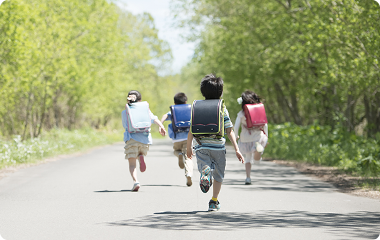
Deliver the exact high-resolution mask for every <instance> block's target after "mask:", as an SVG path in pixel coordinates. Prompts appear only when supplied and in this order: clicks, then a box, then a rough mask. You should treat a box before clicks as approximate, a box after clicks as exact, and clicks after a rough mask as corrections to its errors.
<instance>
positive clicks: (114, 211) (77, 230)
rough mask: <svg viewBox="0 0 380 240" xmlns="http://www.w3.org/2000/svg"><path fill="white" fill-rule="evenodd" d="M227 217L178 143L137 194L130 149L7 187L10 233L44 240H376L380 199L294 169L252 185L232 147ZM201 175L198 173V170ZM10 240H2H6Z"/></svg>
mask: <svg viewBox="0 0 380 240" xmlns="http://www.w3.org/2000/svg"><path fill="white" fill-rule="evenodd" d="M227 154H228V159H227V162H228V163H227V171H226V179H225V182H224V184H223V187H222V191H221V194H220V196H219V199H220V202H221V210H220V211H219V212H213V213H208V212H207V211H206V210H207V208H208V201H209V199H210V198H211V193H207V194H204V193H202V192H201V191H200V189H199V186H198V184H199V180H198V178H199V173H198V172H197V171H196V170H195V176H194V181H193V182H194V184H193V186H192V187H186V185H185V182H186V179H185V177H184V175H183V174H184V173H183V170H181V169H179V167H178V164H177V159H176V158H175V157H174V155H172V150H171V142H170V141H169V140H155V141H154V145H152V146H151V150H150V151H149V153H148V157H147V159H146V162H147V171H146V172H145V173H139V174H138V176H139V179H140V182H141V183H142V187H141V189H140V191H139V192H137V193H134V192H131V191H130V189H131V187H132V180H131V177H130V175H129V173H128V163H127V161H126V160H124V159H123V144H114V145H111V146H107V147H103V148H100V149H96V150H93V151H91V152H89V153H87V154H84V155H81V156H75V157H70V158H66V159H60V160H57V161H55V162H49V163H46V164H41V165H38V166H35V167H30V168H27V169H23V170H19V171H17V172H16V173H13V174H11V175H10V176H8V177H5V178H3V179H1V180H0V235H1V236H2V237H3V238H4V239H6V240H23V239H27V240H33V239H36V240H44V239H49V240H52V239H54V240H55V239H57V240H60V239H65V240H71V239H75V240H76V239H91V240H96V239H214V240H217V239H265V240H267V239H291V240H295V239H302V240H305V239H307V240H312V239H323V240H326V239H376V238H377V237H378V236H379V234H380V201H379V200H373V199H369V198H363V197H357V196H351V195H348V194H343V193H339V192H337V191H336V189H335V188H334V187H332V186H331V185H330V184H327V183H324V182H321V181H318V180H316V179H314V178H310V177H309V176H305V175H302V174H300V173H298V172H297V171H296V170H294V169H293V168H291V167H286V166H280V165H276V164H274V163H272V162H263V163H262V164H261V165H259V166H256V165H254V168H253V173H252V185H250V186H246V185H244V179H245V173H244V166H243V165H242V164H240V163H239V162H238V160H237V159H236V158H235V157H234V153H233V151H232V149H228V153H227ZM195 169H196V166H195ZM0 239H1V237H0Z"/></svg>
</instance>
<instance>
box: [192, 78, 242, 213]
mask: <svg viewBox="0 0 380 240" xmlns="http://www.w3.org/2000/svg"><path fill="white" fill-rule="evenodd" d="M200 90H201V93H202V95H203V96H204V97H205V100H195V101H194V102H193V105H192V109H191V127H190V130H191V131H190V132H189V134H188V137H187V157H188V158H190V159H191V158H192V154H193V152H192V149H191V144H192V141H193V139H195V140H196V143H195V144H194V150H195V154H196V157H197V164H198V170H199V172H200V174H201V177H200V187H201V190H202V192H204V193H207V192H208V190H209V188H210V186H211V185H213V186H214V187H213V193H212V198H211V200H210V202H209V208H208V210H209V211H218V210H219V209H220V203H219V201H218V195H219V192H220V190H221V188H222V182H223V178H224V171H225V167H226V148H225V142H226V140H225V139H224V131H226V133H227V136H228V138H229V139H230V141H231V143H232V145H233V147H234V148H235V153H236V157H237V158H238V160H239V161H241V162H242V163H244V157H243V155H242V154H241V153H240V151H239V147H238V144H237V143H236V138H235V134H234V131H233V130H232V122H231V120H230V117H229V115H228V110H227V108H226V107H225V105H224V101H223V99H220V98H221V96H222V94H223V79H222V78H220V77H215V76H214V75H213V74H209V75H206V76H205V77H204V78H203V79H202V81H201V89H200ZM212 178H214V181H212Z"/></svg>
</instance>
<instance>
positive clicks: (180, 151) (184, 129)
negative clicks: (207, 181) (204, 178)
mask: <svg viewBox="0 0 380 240" xmlns="http://www.w3.org/2000/svg"><path fill="white" fill-rule="evenodd" d="M186 103H187V96H186V94H185V93H183V92H180V93H177V94H176V95H174V105H172V106H170V111H169V112H168V113H166V114H164V115H163V116H162V118H161V122H162V123H163V122H164V121H171V122H172V123H171V124H169V125H168V133H169V137H170V138H171V139H172V141H173V149H174V155H175V156H176V157H177V158H178V166H179V168H181V169H185V177H186V185H187V186H188V187H190V186H191V185H192V184H193V182H192V180H191V177H192V176H193V161H192V160H191V159H189V158H187V156H186V152H187V135H188V133H189V130H190V116H191V105H190V104H186Z"/></svg>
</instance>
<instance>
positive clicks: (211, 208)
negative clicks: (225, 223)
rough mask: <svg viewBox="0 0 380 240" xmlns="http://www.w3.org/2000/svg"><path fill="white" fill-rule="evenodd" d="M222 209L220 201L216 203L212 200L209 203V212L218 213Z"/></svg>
mask: <svg viewBox="0 0 380 240" xmlns="http://www.w3.org/2000/svg"><path fill="white" fill-rule="evenodd" d="M219 209H220V202H219V201H216V202H215V201H214V200H210V202H209V203H208V211H209V212H212V211H218V210H219Z"/></svg>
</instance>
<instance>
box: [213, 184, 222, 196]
mask: <svg viewBox="0 0 380 240" xmlns="http://www.w3.org/2000/svg"><path fill="white" fill-rule="evenodd" d="M221 188H222V183H221V182H218V181H216V180H214V184H213V187H212V197H213V198H214V199H217V198H218V196H219V193H220V189H221Z"/></svg>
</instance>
